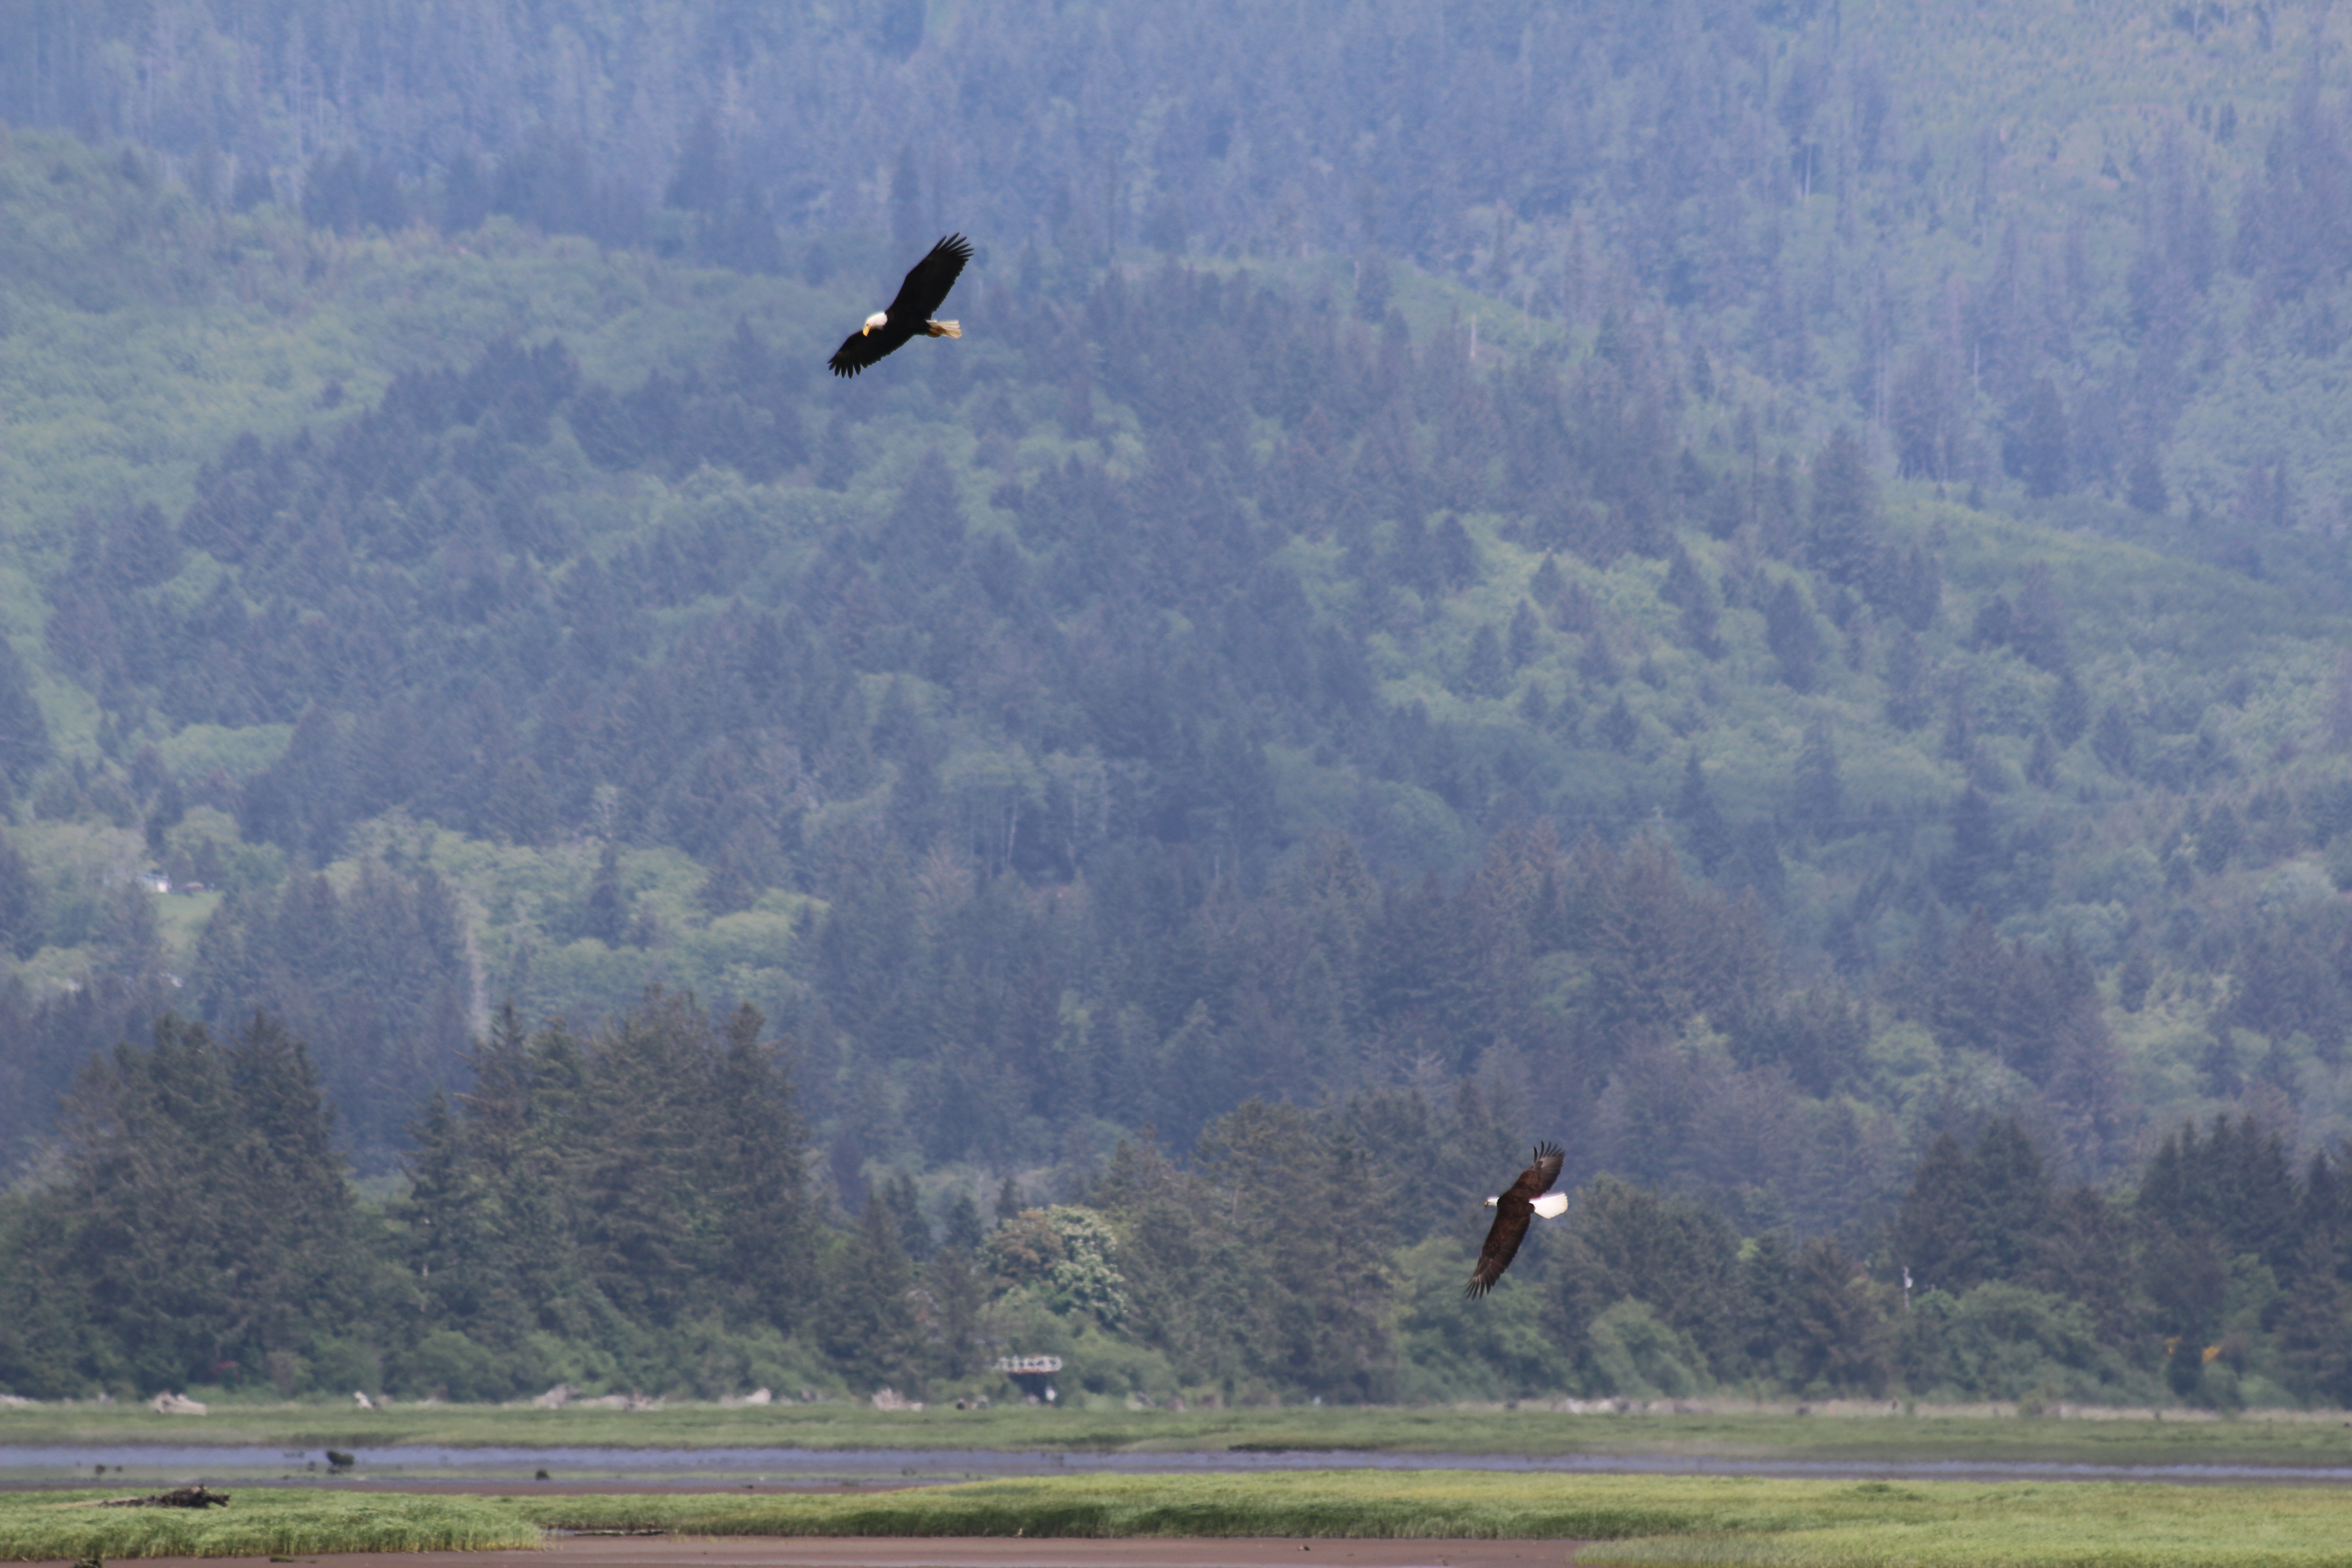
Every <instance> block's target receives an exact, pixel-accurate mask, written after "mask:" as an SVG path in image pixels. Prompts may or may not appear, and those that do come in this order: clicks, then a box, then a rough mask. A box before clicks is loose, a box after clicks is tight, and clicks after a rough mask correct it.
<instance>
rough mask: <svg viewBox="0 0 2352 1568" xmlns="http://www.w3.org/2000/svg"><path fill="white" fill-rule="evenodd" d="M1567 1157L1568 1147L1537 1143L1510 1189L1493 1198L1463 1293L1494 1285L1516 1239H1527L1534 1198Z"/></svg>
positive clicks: (1545, 1190)
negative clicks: (1482, 1241) (1532, 1158)
mask: <svg viewBox="0 0 2352 1568" xmlns="http://www.w3.org/2000/svg"><path fill="white" fill-rule="evenodd" d="M1567 1158H1568V1151H1567V1150H1565V1149H1563V1148H1561V1147H1560V1146H1559V1144H1557V1143H1538V1144H1537V1145H1536V1152H1535V1163H1533V1164H1531V1165H1529V1166H1528V1168H1527V1169H1526V1170H1524V1171H1521V1172H1520V1173H1519V1179H1518V1180H1517V1181H1516V1182H1513V1183H1512V1184H1511V1190H1510V1191H1509V1192H1507V1193H1505V1194H1503V1195H1502V1196H1500V1197H1498V1198H1496V1200H1495V1223H1494V1224H1493V1225H1491V1226H1487V1227H1486V1246H1484V1247H1480V1248H1479V1249H1478V1266H1477V1267H1476V1268H1473V1269H1471V1270H1470V1283H1469V1284H1468V1285H1467V1286H1465V1288H1464V1289H1463V1294H1464V1295H1465V1296H1483V1295H1485V1294H1486V1292H1487V1291H1489V1290H1492V1289H1494V1288H1495V1281H1496V1280H1497V1279H1501V1278H1502V1277H1503V1270H1504V1269H1506V1268H1509V1267H1510V1266H1511V1259H1512V1258H1517V1256H1518V1255H1519V1243H1520V1242H1522V1241H1524V1240H1526V1239H1527V1235H1528V1223H1529V1222H1530V1221H1532V1220H1533V1219H1534V1218H1535V1212H1536V1210H1535V1202H1536V1199H1538V1198H1539V1197H1541V1196H1543V1194H1546V1193H1548V1192H1549V1191H1550V1190H1551V1184H1553V1183H1554V1182H1557V1181H1559V1167H1560V1163H1561V1162H1562V1161H1564V1160H1565V1159H1567Z"/></svg>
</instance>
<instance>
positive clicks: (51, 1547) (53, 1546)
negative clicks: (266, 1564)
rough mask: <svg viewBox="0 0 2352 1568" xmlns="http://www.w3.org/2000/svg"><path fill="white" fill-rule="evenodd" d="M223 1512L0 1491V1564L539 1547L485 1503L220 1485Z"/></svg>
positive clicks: (83, 1495)
mask: <svg viewBox="0 0 2352 1568" xmlns="http://www.w3.org/2000/svg"><path fill="white" fill-rule="evenodd" d="M225 1490H226V1491H227V1492H228V1494H229V1504H228V1506H227V1507H226V1508H206V1509H182V1508H96V1507H92V1506H91V1504H93V1503H94V1502H96V1501H98V1500H100V1499H104V1498H110V1497H121V1496H124V1495H126V1494H125V1493H124V1492H123V1491H122V1490H121V1489H113V1490H106V1491H76V1492H56V1491H28V1492H0V1559H9V1560H14V1561H20V1562H21V1561H26V1560H31V1561H39V1560H41V1559H44V1558H69V1559H79V1558H83V1557H89V1556H93V1555H95V1556H100V1557H266V1556H272V1555H275V1556H282V1557H290V1556H294V1555H297V1554H300V1553H310V1554H315V1553H318V1552H447V1551H460V1552H488V1551H492V1550H495V1549H497V1548H499V1547H530V1546H537V1545H538V1544H539V1543H540V1540H541V1534H540V1529H539V1526H538V1524H537V1523H536V1522H534V1521H532V1520H530V1518H528V1517H526V1516H525V1515H524V1514H522V1513H521V1512H520V1511H519V1510H517V1509H516V1508H515V1507H514V1506H513V1505H511V1504H509V1503H504V1502H500V1501H499V1500H495V1499H490V1498H474V1497H422V1496H415V1495H408V1494H403V1493H395V1492H302V1491H266V1490H260V1489H255V1488H251V1487H247V1488H243V1489H238V1488H226V1489H225Z"/></svg>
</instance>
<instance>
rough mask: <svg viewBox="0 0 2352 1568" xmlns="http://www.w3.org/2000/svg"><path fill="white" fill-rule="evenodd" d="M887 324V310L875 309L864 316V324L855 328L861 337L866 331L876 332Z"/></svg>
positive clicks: (888, 322) (888, 320)
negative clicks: (870, 313)
mask: <svg viewBox="0 0 2352 1568" xmlns="http://www.w3.org/2000/svg"><path fill="white" fill-rule="evenodd" d="M889 324H890V312H889V311H887V310H877V311H875V312H874V313H873V314H872V315H870V316H868V317H866V324H865V325H864V326H862V327H860V328H858V329H857V335H858V336H859V337H861V338H862V337H864V336H865V335H866V333H868V332H878V331H881V330H882V329H883V328H884V327H887V326H888V325H889Z"/></svg>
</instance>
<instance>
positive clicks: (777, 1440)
mask: <svg viewBox="0 0 2352 1568" xmlns="http://www.w3.org/2000/svg"><path fill="white" fill-rule="evenodd" d="M68 1443H69V1444H91V1445H97V1444H120V1443H219V1444H268V1445H275V1446H278V1447H284V1448H294V1449H316V1448H324V1447H339V1448H355V1449H360V1450H362V1451H363V1450H365V1449H368V1448H371V1447H387V1446H390V1445H394V1444H435V1445H443V1446H448V1447H490V1446H511V1447H559V1446H561V1447H631V1448H635V1447H686V1448H693V1447H763V1446H773V1447H808V1448H835V1449H838V1448H867V1447H923V1448H973V1449H1009V1450H1029V1449H1045V1450H1048V1451H1055V1450H1058V1451H1065V1452H1088V1453H1153V1452H1168V1453H1175V1452H1183V1451H1198V1450H1211V1451H1214V1450H1220V1449H1232V1448H1236V1447H1256V1448H1282V1447H1287V1448H1310V1449H1342V1450H1360V1451H1389V1452H1399V1453H1425V1454H1671V1455H1681V1456H1700V1455H1711V1456H1720V1457H1724V1458H1767V1457H1769V1458H1813V1459H1862V1458H1890V1459H1923V1460H1924V1459H1975V1460H1986V1461H1998V1460H2048V1461H2057V1462H2068V1463H2084V1464H2206V1463H2218V1464H2262V1465H2314V1466H2336V1465H2352V1423H2347V1418H2346V1417H2345V1416H2343V1415H2325V1416H2318V1415H2291V1416H2290V1415H2282V1416H2279V1417H2277V1418H2272V1419H2263V1418H2257V1417H2254V1416H2251V1415H2250V1416H2247V1417H2245V1418H2243V1419H2240V1420H2235V1421H2216V1420H2210V1419H2201V1420H2191V1419H2188V1418H2186V1417H2184V1416H2182V1415H2179V1413H2174V1414H2173V1415H2168V1416H2167V1417H2166V1418H2165V1419H2162V1420H2157V1419H2152V1418H2149V1417H2147V1416H2137V1417H2123V1418H2101V1419H2083V1418H2068V1419H2063V1420H2061V1419H2056V1418H2053V1417H2048V1416H2044V1417H2040V1418H2036V1419H2031V1420H2027V1419H2021V1418H2019V1417H2017V1416H2014V1415H2000V1416H1993V1415H1935V1414H1921V1415H1911V1416H1906V1415H1897V1414H1880V1415H1804V1416H1801V1415H1790V1414H1775V1413H1771V1412H1760V1413H1751V1412H1742V1411H1730V1412H1718V1413H1712V1414H1689V1415H1666V1414H1657V1415H1563V1414H1559V1413H1555V1412H1553V1411H1550V1410H1547V1409H1539V1408H1535V1407H1532V1406H1528V1407H1522V1408H1520V1409H1517V1410H1503V1409H1492V1408H1488V1409H1457V1408H1428V1409H1363V1408H1349V1409H1338V1408H1331V1409H1311V1408H1308V1409H1283V1410H1195V1411H1185V1412H1175V1411H1164V1410H1132V1411H1128V1410H1117V1411H1108V1410H1092V1411H1077V1410H1040V1409H1037V1408H1034V1407H1033V1406H1027V1405H1013V1406H999V1407H997V1408H994V1409H991V1410H983V1411H959V1410H953V1409H931V1410H926V1411H920V1412H914V1411H879V1410H875V1409H872V1408H870V1407H867V1406H865V1405H768V1406H763V1407H735V1408H719V1407H716V1406H711V1405H679V1406H676V1407H672V1408H667V1409H661V1410H650V1411H643V1412H639V1413H636V1414H625V1413H623V1412H620V1411H615V1410H602V1409H599V1410H580V1409H573V1410H529V1409H516V1408H509V1407H506V1406H498V1405H396V1406H394V1408H392V1409H390V1410H383V1411H373V1412H363V1411H358V1410H355V1409H352V1408H350V1407H348V1406H330V1405H215V1406H214V1410H213V1414H211V1415H205V1416H201V1417H198V1416H180V1415H155V1414H154V1413H153V1412H152V1411H149V1410H146V1409H144V1408H142V1407H123V1406H113V1407H101V1406H99V1405H33V1406H23V1407H16V1408H12V1409H8V1410H0V1445H9V1444H68Z"/></svg>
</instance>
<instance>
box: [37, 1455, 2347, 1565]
mask: <svg viewBox="0 0 2352 1568" xmlns="http://www.w3.org/2000/svg"><path fill="white" fill-rule="evenodd" d="M107 1495H109V1494H107V1493H103V1492H79V1493H72V1494H64V1495H61V1494H59V1493H57V1492H30V1493H16V1494H13V1495H12V1494H0V1558H11V1559H18V1560H23V1559H41V1558H48V1559H74V1558H79V1557H83V1556H88V1555H92V1554H95V1555H98V1556H101V1557H142V1556H160V1555H166V1554H171V1555H181V1554H185V1555H192V1556H263V1555H268V1554H272V1553H275V1554H278V1555H281V1556H294V1555H301V1554H317V1553H320V1552H399V1551H424V1550H434V1549H457V1550H467V1549H471V1550H488V1549H495V1548H511V1547H529V1546H533V1545H537V1544H539V1543H540V1541H541V1530H542V1529H549V1530H640V1531H664V1532H667V1533H672V1534H677V1535H688V1536H712V1537H719V1536H827V1535H830V1536H842V1535H890V1536H950V1535H968V1536H995V1537H1003V1536H1011V1535H1016V1534H1017V1535H1022V1536H1026V1537H1032V1538H1038V1537H1063V1538H1077V1539H1086V1540H1111V1539H1116V1538H1119V1537H1135V1536H1161V1537H1168V1536H1197V1537H1216V1536H1250V1535H1257V1536H1291V1537H1319V1538H1326V1539H1332V1538H1350V1537H1352V1538H1366V1537H1389V1538H1401V1539H1459V1538H1465V1537H1466V1538H1481V1537H1484V1538H1520V1539H1549V1540H1569V1541H1581V1542H1592V1543H1593V1544H1591V1545H1588V1546H1586V1547H1585V1548H1584V1549H1583V1550H1582V1551H1581V1552H1579V1554H1578V1561H1579V1562H1581V1563H1607V1564H1617V1565H1622V1568H1636V1565H1648V1564H1676V1565H1680V1564H1694V1565H1696V1564H1717V1563H1719V1564H1752V1565H1756V1568H1875V1565H1879V1564H1895V1563H1906V1564H1908V1563H1924V1564H1930V1565H1935V1564H1962V1563H1968V1564H1987V1565H1990V1568H2041V1565H2074V1564H2082V1565H2085V1568H2092V1565H2095V1568H2110V1565H2114V1568H2120V1565H2122V1564H2126V1563H2130V1564H2146V1565H2151V1568H2172V1565H2174V1564H2184V1565H2185V1564H2190V1563H2210V1564H2222V1565H2227V1568H2240V1565H2243V1568H2306V1565H2310V1568H2316V1565H2317V1564H2322V1563H2343V1562H2345V1561H2346V1559H2347V1548H2346V1542H2347V1541H2352V1498H2347V1497H2346V1496H2345V1495H2344V1494H2343V1493H2341V1492H2339V1491H2337V1490H2335V1489H2321V1488H2315V1487H2310V1488H2276V1487H2272V1488H2235V1487H2178V1486H2150V1485H2142V1484H2131V1483H2120V1482H2057V1483H2050V1484H2046V1485H2044V1484H2034V1485H2007V1486H1986V1485H1981V1484H1977V1483H1972V1482H1964V1481H1933V1482H1919V1483H1916V1484H1890V1483H1888V1482H1884V1481H1863V1482H1854V1481H1821V1480H1781V1479H1740V1478H1727V1477H1697V1476H1559V1475H1525V1474H1521V1475H1496V1474H1493V1473H1489V1472H1483V1471H1481V1472H1473V1471H1423V1472H1419V1473H1412V1474H1402V1475H1399V1474H1373V1473H1369V1472H1365V1471H1350V1470H1328V1471H1307V1472H1297V1473H1290V1474H1284V1475H1273V1476H1070V1477H1052V1478H1045V1479H1026V1480H998V1481H982V1482H976V1483H972V1484H969V1485H964V1486H956V1487H938V1488H928V1489H912V1490H907V1491H898V1492H884V1493H874V1494H866V1495H856V1494H849V1495H842V1494H830V1493H828V1494H812V1493H782V1494H772V1495H769V1496H764V1497H763V1496H757V1495H749V1496H747V1495H745V1494H742V1493H719V1494H703V1495H680V1494H634V1495H627V1496H604V1497H593V1496H590V1497H540V1498H471V1497H447V1496H430V1497H427V1496H415V1495H404V1494H399V1493H383V1492H378V1493H367V1494H361V1495H352V1494H349V1493H342V1494H321V1493H317V1492H305V1491H273V1490H268V1489H260V1488H246V1489H243V1490H241V1491H238V1492H237V1493H236V1500H235V1501H234V1502H233V1503H232V1504H231V1505H230V1507H228V1508H226V1509H218V1510H204V1511H202V1512H182V1511H180V1510H152V1509H140V1510H128V1509H125V1510H111V1509H106V1510H101V1509H96V1508H91V1507H89V1506H88V1504H89V1501H90V1500H94V1499H96V1498H100V1497H103V1496H107Z"/></svg>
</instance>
